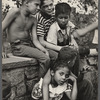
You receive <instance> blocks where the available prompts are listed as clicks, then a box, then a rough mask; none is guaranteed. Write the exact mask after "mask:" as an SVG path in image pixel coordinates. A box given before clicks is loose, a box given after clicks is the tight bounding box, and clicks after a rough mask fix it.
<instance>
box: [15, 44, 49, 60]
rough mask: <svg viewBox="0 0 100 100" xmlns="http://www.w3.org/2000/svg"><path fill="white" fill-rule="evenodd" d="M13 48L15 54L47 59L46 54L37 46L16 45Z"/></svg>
mask: <svg viewBox="0 0 100 100" xmlns="http://www.w3.org/2000/svg"><path fill="white" fill-rule="evenodd" d="M15 48H16V49H15V50H14V54H15V55H18V56H25V57H30V58H36V59H48V57H47V55H46V54H45V53H43V52H42V51H40V50H39V49H37V48H34V47H30V46H26V45H18V46H16V47H15Z"/></svg>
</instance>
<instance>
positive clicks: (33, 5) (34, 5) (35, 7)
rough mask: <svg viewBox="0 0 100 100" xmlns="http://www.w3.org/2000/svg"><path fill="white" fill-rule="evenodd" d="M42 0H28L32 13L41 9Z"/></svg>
mask: <svg viewBox="0 0 100 100" xmlns="http://www.w3.org/2000/svg"><path fill="white" fill-rule="evenodd" d="M39 6H40V0H33V1H30V2H28V4H27V7H28V10H29V12H30V13H31V14H36V13H37V12H38V11H39V9H40V7H39Z"/></svg>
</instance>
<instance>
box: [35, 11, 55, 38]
mask: <svg viewBox="0 0 100 100" xmlns="http://www.w3.org/2000/svg"><path fill="white" fill-rule="evenodd" d="M37 19H38V23H37V35H38V36H42V37H44V39H45V40H46V37H47V33H48V31H49V28H50V26H51V25H52V24H53V22H54V21H55V18H54V17H53V16H46V15H44V14H42V13H38V14H37Z"/></svg>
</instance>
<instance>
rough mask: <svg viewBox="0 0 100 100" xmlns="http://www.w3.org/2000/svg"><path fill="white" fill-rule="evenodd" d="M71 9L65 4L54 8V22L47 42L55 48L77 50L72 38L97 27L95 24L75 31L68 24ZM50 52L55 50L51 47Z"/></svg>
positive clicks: (71, 25)
mask: <svg viewBox="0 0 100 100" xmlns="http://www.w3.org/2000/svg"><path fill="white" fill-rule="evenodd" d="M70 13H71V7H70V6H69V5H68V4H67V3H58V4H57V5H56V6H55V18H56V21H55V22H54V23H53V24H52V25H51V27H50V29H49V31H48V35H47V41H48V42H49V43H51V44H54V45H56V46H60V47H64V46H70V47H72V48H74V49H79V47H78V45H77V43H76V41H75V39H74V38H76V37H79V36H83V35H85V34H86V33H87V32H89V31H91V30H93V29H95V28H96V27H97V26H98V23H97V22H94V23H93V24H91V25H89V26H87V27H86V28H83V29H76V28H75V26H74V25H73V24H72V23H71V22H70ZM51 49H52V50H55V49H54V48H53V46H52V48H51Z"/></svg>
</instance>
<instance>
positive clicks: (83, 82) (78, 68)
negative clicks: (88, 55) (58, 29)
mask: <svg viewBox="0 0 100 100" xmlns="http://www.w3.org/2000/svg"><path fill="white" fill-rule="evenodd" d="M79 58H80V57H79V54H78V52H77V51H76V50H74V49H73V48H69V47H63V48H62V49H61V50H60V51H59V53H58V59H57V60H58V61H60V60H63V61H65V62H66V63H67V64H68V66H70V70H71V74H72V75H73V76H74V77H76V79H77V88H78V93H77V100H92V99H93V85H92V83H91V82H90V81H89V80H87V79H84V74H85V73H86V72H87V71H89V70H90V69H89V67H88V65H84V66H83V65H81V63H80V59H79ZM82 66H83V68H82ZM82 69H83V70H82ZM86 69H89V70H86ZM62 100H66V99H64V98H63V99H62Z"/></svg>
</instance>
